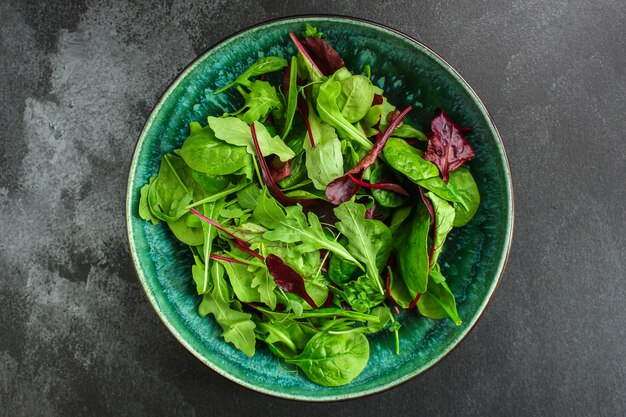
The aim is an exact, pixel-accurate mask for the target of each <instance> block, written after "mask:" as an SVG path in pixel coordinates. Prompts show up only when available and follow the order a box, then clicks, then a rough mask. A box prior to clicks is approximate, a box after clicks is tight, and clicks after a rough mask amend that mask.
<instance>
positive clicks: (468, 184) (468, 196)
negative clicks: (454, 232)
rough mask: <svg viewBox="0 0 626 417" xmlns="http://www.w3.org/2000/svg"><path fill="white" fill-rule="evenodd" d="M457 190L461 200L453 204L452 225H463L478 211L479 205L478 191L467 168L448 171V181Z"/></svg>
mask: <svg viewBox="0 0 626 417" xmlns="http://www.w3.org/2000/svg"><path fill="white" fill-rule="evenodd" d="M448 184H452V185H453V186H454V187H455V188H456V191H457V195H458V196H459V198H460V200H461V201H462V202H463V203H462V204H461V203H455V204H454V223H453V226H454V227H461V226H465V225H466V224H467V223H468V222H469V221H470V220H472V218H473V217H474V215H475V214H476V212H477V211H478V206H479V205H480V193H479V192H478V187H477V186H476V182H475V181H474V177H472V174H471V173H470V172H469V170H467V169H462V168H461V169H457V170H456V171H453V172H451V173H450V181H449V183H448Z"/></svg>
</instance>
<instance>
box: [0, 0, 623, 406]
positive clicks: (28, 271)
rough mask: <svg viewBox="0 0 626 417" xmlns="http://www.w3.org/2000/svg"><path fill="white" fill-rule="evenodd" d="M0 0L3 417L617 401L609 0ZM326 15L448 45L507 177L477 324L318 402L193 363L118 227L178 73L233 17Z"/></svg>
mask: <svg viewBox="0 0 626 417" xmlns="http://www.w3.org/2000/svg"><path fill="white" fill-rule="evenodd" d="M1 3H2V4H0V103H1V105H0V109H1V110H0V138H1V141H0V277H1V279H0V416H2V417H8V416H121V415H129V416H150V417H154V416H161V415H163V416H200V415H235V414H236V415H239V416H245V415H257V416H258V415H270V416H274V415H281V416H283V415H298V416H308V415H311V416H313V415H320V416H322V415H334V416H357V415H359V416H366V415H372V416H374V415H383V414H384V415H388V416H392V415H394V416H411V415H425V416H426V415H428V416H435V415H442V416H479V415H498V416H518V415H520V416H521V415H524V416H526V415H552V416H591V415H593V416H623V415H625V414H626V397H625V392H626V331H625V330H624V329H625V324H626V312H625V306H626V302H625V300H626V262H625V257H626V223H625V219H626V211H625V205H626V139H624V127H625V123H624V122H625V115H626V35H625V33H626V32H625V30H624V27H626V4H625V3H624V1H623V0H598V1H594V2H589V1H587V0H578V1H567V2H566V1H531V0H520V1H512V0H506V1H500V0H487V1H473V2H463V4H462V5H459V4H452V3H449V2H441V1H438V0H434V1H430V0H429V1H420V2H415V3H416V4H415V5H414V4H413V2H410V1H399V0H395V1H381V0H379V1H363V2H362V1H356V0H352V1H348V0H344V1H341V2H339V1H312V0H311V1H308V2H304V1H291V0H283V1H280V2H273V1H272V2H270V1H265V2H259V4H257V5H252V3H254V2H246V1H241V0H229V1H204V2H201V3H199V4H197V5H191V4H189V3H188V2H177V1H167V2H163V3H159V4H156V3H155V2H151V1H138V2H134V4H132V5H131V4H127V3H126V2H122V1H86V2H68V5H66V6H60V5H55V4H56V3H57V2H43V1H41V2H37V1H24V2H19V1H14V2H9V1H2V2H1ZM50 3H53V4H50ZM58 3H59V4H60V3H62V2H58ZM63 3H65V2H63ZM592 3H593V4H592ZM320 12H321V13H338V14H347V15H356V16H359V17H364V18H369V19H373V20H376V21H378V22H381V23H384V24H387V25H390V26H392V27H395V28H397V29H399V30H401V31H403V32H405V33H408V34H409V35H412V36H414V37H416V38H417V39H419V40H421V41H423V42H424V43H426V44H427V45H430V46H432V47H433V48H434V49H435V50H436V51H438V52H439V53H440V54H441V55H442V56H443V57H445V58H446V59H447V60H449V62H450V63H451V64H452V65H453V66H455V67H456V68H457V69H458V70H459V71H460V73H461V74H462V75H463V76H464V77H465V78H466V79H467V80H468V81H469V82H470V83H471V84H472V85H473V86H474V87H475V89H476V90H477V92H478V93H479V95H481V97H482V98H483V100H484V101H485V103H486V105H487V107H488V108H489V109H491V111H492V112H493V115H494V118H495V120H496V123H497V125H498V126H499V128H500V131H501V133H502V136H503V138H504V142H505V145H506V147H507V150H508V152H509V157H510V160H511V167H512V170H513V174H514V183H515V192H516V230H515V236H514V243H513V250H512V253H511V258H510V262H509V266H508V269H507V271H506V275H505V277H504V280H503V281H502V283H501V285H500V288H499V289H498V291H497V292H496V296H495V299H494V300H493V302H492V304H491V306H490V308H489V309H488V310H487V312H486V315H485V317H484V318H483V320H482V321H481V322H480V323H479V325H478V326H477V328H476V329H475V331H474V332H473V333H472V334H471V335H470V336H469V337H468V338H467V340H466V341H465V342H464V343H463V344H462V345H461V346H460V347H459V348H458V349H457V350H456V351H455V352H454V353H453V354H452V355H450V356H449V357H448V358H447V359H446V360H445V361H444V362H443V363H441V364H440V365H438V366H437V367H435V368H434V369H433V370H431V371H430V372H428V373H427V374H425V375H424V376H422V377H420V378H418V379H416V380H414V381H412V382H410V383H407V384H405V385H403V386H401V387H399V388H396V389H394V390H392V391H390V392H387V393H384V394H380V395H376V396H374V397H370V398H366V399H362V400H357V401H350V402H345V403H339V404H331V405H323V404H298V403H294V402H289V401H284V400H278V399H274V398H270V397H266V396H264V395H261V394H257V393H254V392H251V391H248V390H246V389H244V388H241V387H239V386H237V385H235V384H234V383H231V382H229V381H227V380H226V379H224V378H222V377H220V376H218V375H217V374H215V373H213V372H212V371H211V370H209V369H208V368H205V366H204V365H202V364H201V363H200V362H198V361H197V360H196V359H194V358H193V357H192V356H191V355H190V354H189V353H188V352H187V351H186V350H185V349H184V348H183V347H182V346H181V345H179V344H178V343H177V342H176V340H174V338H173V337H172V336H171V335H170V334H169V333H168V332H167V330H166V329H165V327H164V326H163V325H162V324H161V322H160V321H159V319H158V318H157V317H156V315H155V314H154V313H153V311H152V309H151V307H150V306H149V305H148V301H147V299H146V298H145V296H144V295H143V292H142V290H141V288H140V287H139V283H138V281H137V279H136V277H135V274H134V272H133V269H132V266H131V262H130V259H129V255H128V248H127V243H126V238H125V229H124V196H125V185H126V174H127V169H128V166H129V161H130V157H131V152H132V150H133V147H134V145H135V141H136V139H137V136H138V134H139V131H140V129H141V127H142V124H143V122H144V121H145V119H146V117H147V116H148V114H149V111H150V109H151V108H152V106H153V105H154V104H155V102H156V101H157V99H158V97H159V96H160V94H161V93H162V92H163V90H164V89H165V87H166V86H167V85H168V84H169V82H170V81H171V80H172V79H173V78H174V77H175V75H176V74H177V73H178V72H179V71H180V70H181V69H182V68H183V67H184V66H186V65H187V64H188V63H189V62H190V61H191V60H192V59H193V58H194V57H195V56H196V55H197V54H199V53H201V52H202V51H203V50H205V49H206V48H207V47H209V46H210V45H212V44H213V43H215V42H216V41H218V40H219V39H221V38H223V37H225V36H227V35H229V34H231V33H232V32H233V31H235V30H239V29H242V28H244V27H246V26H248V25H251V24H254V23H258V22H260V21H263V20H265V19H269V18H275V17H280V16H286V15H290V14H301V13H320Z"/></svg>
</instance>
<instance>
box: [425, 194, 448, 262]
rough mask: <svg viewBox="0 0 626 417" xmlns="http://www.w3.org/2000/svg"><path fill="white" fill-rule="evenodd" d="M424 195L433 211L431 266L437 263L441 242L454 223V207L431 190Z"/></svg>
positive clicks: (441, 247) (444, 239)
mask: <svg viewBox="0 0 626 417" xmlns="http://www.w3.org/2000/svg"><path fill="white" fill-rule="evenodd" d="M426 197H428V199H429V200H430V202H431V203H432V206H433V209H434V211H435V224H434V225H433V228H434V229H433V230H434V236H435V237H434V239H433V243H432V249H431V251H430V266H431V268H432V267H433V266H434V265H435V264H436V263H437V259H438V258H439V254H441V251H442V250H443V243H444V242H445V241H446V237H447V236H448V233H449V232H450V230H452V225H453V223H454V207H452V206H451V205H450V204H449V203H448V202H447V201H446V200H444V199H442V198H440V197H438V196H437V195H436V194H434V193H432V192H427V193H426Z"/></svg>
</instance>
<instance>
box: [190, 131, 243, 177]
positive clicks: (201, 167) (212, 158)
mask: <svg viewBox="0 0 626 417" xmlns="http://www.w3.org/2000/svg"><path fill="white" fill-rule="evenodd" d="M189 127H190V129H191V134H190V135H189V137H188V138H187V139H186V140H185V142H184V143H183V147H182V148H181V149H180V151H179V152H178V153H179V155H180V156H182V157H183V159H184V160H185V163H186V164H187V165H189V167H190V168H191V169H193V170H195V171H199V172H204V173H205V174H210V175H227V174H232V173H233V172H235V171H237V170H239V169H241V168H242V167H244V166H245V165H249V164H251V159H250V156H249V155H248V153H247V152H246V149H245V148H243V147H240V146H231V145H229V144H228V143H224V142H222V141H220V140H218V139H217V138H216V137H215V134H214V133H213V130H211V128H210V127H208V126H207V127H204V128H203V127H201V126H200V124H199V123H196V122H194V123H191V124H190V125H189Z"/></svg>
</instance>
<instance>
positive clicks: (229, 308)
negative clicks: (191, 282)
mask: <svg viewBox="0 0 626 417" xmlns="http://www.w3.org/2000/svg"><path fill="white" fill-rule="evenodd" d="M238 304H239V303H238V302H232V303H229V302H227V301H224V300H220V299H217V298H215V297H213V295H211V294H210V293H207V294H204V296H203V298H202V302H201V303H200V306H199V307H198V313H199V314H200V315H201V316H202V317H205V316H206V315H207V314H209V313H210V314H213V316H214V317H215V321H216V322H217V324H219V325H220V326H221V327H222V330H223V332H222V337H223V338H224V340H226V342H229V343H232V344H233V345H235V347H236V348H237V349H239V350H241V351H242V352H243V353H245V354H246V355H247V356H250V357H252V356H254V347H255V344H256V338H255V336H254V328H255V327H256V325H255V324H254V322H253V321H252V320H251V318H252V315H251V314H248V313H244V312H242V311H241V308H240V307H239V308H237V307H238Z"/></svg>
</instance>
